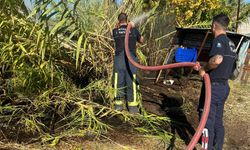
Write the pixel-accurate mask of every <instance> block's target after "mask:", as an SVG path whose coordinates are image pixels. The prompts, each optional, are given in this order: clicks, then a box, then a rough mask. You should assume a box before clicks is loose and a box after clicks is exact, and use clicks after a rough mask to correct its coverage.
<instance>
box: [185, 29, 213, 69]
mask: <svg viewBox="0 0 250 150" xmlns="http://www.w3.org/2000/svg"><path fill="white" fill-rule="evenodd" d="M209 33H210V31H207V33H206V35H205V37H204V39H203V41H202V43H201V47H200V48H199V50H198V55H197V59H198V58H199V56H200V54H201V51H202V49H203V48H204V46H205V44H206V42H207V38H208V35H209ZM193 70H194V69H193V68H192V69H191V71H190V72H189V74H191V73H192V72H193Z"/></svg>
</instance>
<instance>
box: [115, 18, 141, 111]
mask: <svg viewBox="0 0 250 150" xmlns="http://www.w3.org/2000/svg"><path fill="white" fill-rule="evenodd" d="M118 21H119V24H118V26H117V28H115V29H113V38H114V40H115V57H114V74H113V86H114V90H115V109H116V110H119V111H121V110H123V109H124V106H125V103H126V104H127V106H128V111H129V112H130V113H133V114H135V113H138V112H139V110H138V104H139V103H138V98H137V90H138V80H137V79H136V73H137V68H135V67H134V66H133V65H132V64H131V63H130V62H129V61H128V59H127V57H126V53H125V46H124V40H125V34H126V29H127V22H128V18H127V14H125V13H121V14H119V16H118ZM137 42H139V43H143V37H142V36H141V34H140V32H139V31H138V30H137V29H136V28H132V29H131V31H130V34H129V50H130V53H131V55H132V58H133V59H134V60H135V61H137V57H136V43H137ZM124 102H125V103H124Z"/></svg>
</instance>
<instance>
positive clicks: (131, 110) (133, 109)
mask: <svg viewBox="0 0 250 150" xmlns="http://www.w3.org/2000/svg"><path fill="white" fill-rule="evenodd" d="M128 111H129V113H131V114H139V109H138V107H137V106H128Z"/></svg>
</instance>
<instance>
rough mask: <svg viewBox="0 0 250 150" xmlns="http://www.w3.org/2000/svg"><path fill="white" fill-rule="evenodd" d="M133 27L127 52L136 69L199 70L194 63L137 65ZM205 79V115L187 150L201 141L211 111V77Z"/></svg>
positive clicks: (128, 31)
mask: <svg viewBox="0 0 250 150" xmlns="http://www.w3.org/2000/svg"><path fill="white" fill-rule="evenodd" d="M133 26H134V25H133V22H132V23H131V22H130V23H129V24H128V26H127V30H126V35H125V52H126V55H127V58H128V60H129V62H130V63H131V64H132V65H134V66H135V67H137V68H139V69H142V70H149V71H156V70H163V69H172V68H179V67H192V68H194V69H196V70H198V69H199V68H200V65H199V63H193V62H183V63H173V64H167V65H162V66H144V65H141V64H139V63H137V62H136V61H134V60H133V58H132V57H131V54H130V51H129V33H130V30H131V28H132V27H133ZM203 78H204V82H205V89H206V90H205V93H206V96H205V104H204V110H203V114H202V117H201V120H200V123H199V126H198V128H197V129H196V132H195V134H194V136H193V138H192V139H191V141H190V143H189V144H188V146H187V148H186V150H193V149H194V147H195V145H196V144H197V142H198V141H199V139H200V137H201V134H202V131H203V129H204V127H205V125H206V122H207V118H208V114H209V110H210V103H211V82H210V77H209V75H208V74H207V73H206V74H205V75H204V77H203Z"/></svg>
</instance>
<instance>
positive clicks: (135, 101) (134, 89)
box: [128, 74, 138, 106]
mask: <svg viewBox="0 0 250 150" xmlns="http://www.w3.org/2000/svg"><path fill="white" fill-rule="evenodd" d="M133 96H134V98H133V102H128V106H138V102H137V86H136V74H133Z"/></svg>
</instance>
